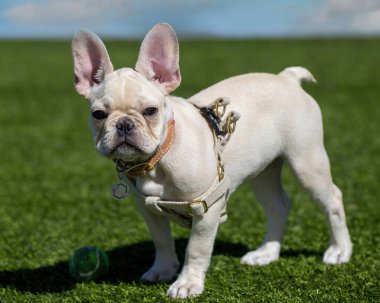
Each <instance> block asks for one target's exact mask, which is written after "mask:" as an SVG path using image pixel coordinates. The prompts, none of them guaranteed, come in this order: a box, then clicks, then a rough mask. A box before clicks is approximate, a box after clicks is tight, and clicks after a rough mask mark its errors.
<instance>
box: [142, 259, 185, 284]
mask: <svg viewBox="0 0 380 303" xmlns="http://www.w3.org/2000/svg"><path fill="white" fill-rule="evenodd" d="M178 266H179V263H178V262H174V263H173V264H170V265H168V266H157V265H153V266H152V267H151V268H150V269H149V270H148V271H147V272H146V273H145V274H143V275H142V276H141V278H140V280H141V281H142V282H148V283H158V282H167V281H171V280H173V278H174V276H175V275H176V273H177V270H178Z"/></svg>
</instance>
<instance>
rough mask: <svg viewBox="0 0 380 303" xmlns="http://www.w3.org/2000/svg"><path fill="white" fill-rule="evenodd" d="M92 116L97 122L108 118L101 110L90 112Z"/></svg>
mask: <svg viewBox="0 0 380 303" xmlns="http://www.w3.org/2000/svg"><path fill="white" fill-rule="evenodd" d="M92 116H93V117H94V118H95V119H97V120H103V119H105V118H107V117H108V114H107V113H106V112H104V111H102V110H96V111H94V112H92Z"/></svg>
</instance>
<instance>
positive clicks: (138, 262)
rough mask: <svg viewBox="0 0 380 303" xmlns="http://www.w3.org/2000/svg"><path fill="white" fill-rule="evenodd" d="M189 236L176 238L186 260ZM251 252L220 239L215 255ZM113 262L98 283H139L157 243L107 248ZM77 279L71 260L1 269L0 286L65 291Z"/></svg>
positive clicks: (242, 246) (236, 254)
mask: <svg viewBox="0 0 380 303" xmlns="http://www.w3.org/2000/svg"><path fill="white" fill-rule="evenodd" d="M186 245H187V239H178V240H176V249H177V253H178V256H179V258H180V261H181V262H183V259H184V253H185V248H186ZM246 251H247V247H246V246H244V245H243V244H233V243H229V242H223V241H216V242H215V246H214V252H213V255H219V254H223V255H227V256H233V257H240V256H242V255H243V253H244V252H246ZM107 255H108V257H109V261H110V267H109V271H108V274H107V275H106V276H105V277H104V278H102V279H100V280H98V281H96V283H109V284H119V283H121V282H122V283H132V282H137V283H139V278H140V276H141V275H142V274H143V273H144V272H145V271H146V270H148V269H149V267H150V265H151V264H152V262H153V259H154V246H153V243H152V242H150V241H145V242H139V243H136V244H132V245H127V246H123V247H118V248H115V249H113V250H110V251H107ZM77 283H78V282H76V281H75V280H74V279H73V278H72V277H71V276H70V274H69V266H68V260H66V261H62V262H59V263H56V264H54V265H51V266H43V267H39V268H36V269H17V270H13V271H0V287H7V288H14V289H16V290H18V291H21V292H30V293H34V294H38V293H61V292H63V291H67V290H70V289H73V288H74V287H75V285H76V284H77Z"/></svg>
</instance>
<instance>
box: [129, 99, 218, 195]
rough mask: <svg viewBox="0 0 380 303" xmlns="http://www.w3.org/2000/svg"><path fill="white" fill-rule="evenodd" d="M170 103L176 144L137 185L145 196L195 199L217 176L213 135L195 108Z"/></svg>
mask: <svg viewBox="0 0 380 303" xmlns="http://www.w3.org/2000/svg"><path fill="white" fill-rule="evenodd" d="M167 99H168V100H167V106H168V108H170V109H172V110H173V113H174V118H175V121H176V122H175V136H174V141H173V144H172V146H171V147H170V149H169V150H168V151H167V153H166V154H165V156H164V157H162V159H161V160H160V161H159V162H158V163H157V166H156V169H155V170H152V171H151V172H150V173H148V174H147V175H146V176H144V177H140V178H137V179H136V185H137V187H138V189H139V190H140V192H142V193H144V194H145V195H152V196H160V197H162V198H166V199H179V200H184V199H191V198H195V197H197V196H199V195H200V194H203V193H204V192H205V191H206V190H207V189H208V187H209V186H210V185H211V184H212V182H213V181H214V180H215V177H216V175H217V171H216V165H215V163H216V155H215V151H214V138H213V134H212V131H211V129H210V126H209V125H208V123H207V121H206V119H205V118H204V117H203V116H202V115H201V114H200V112H199V110H198V109H197V108H196V107H195V106H194V105H193V104H191V103H190V102H188V101H187V100H185V99H182V98H178V97H173V96H169V97H167ZM184 184H186V185H185V186H184Z"/></svg>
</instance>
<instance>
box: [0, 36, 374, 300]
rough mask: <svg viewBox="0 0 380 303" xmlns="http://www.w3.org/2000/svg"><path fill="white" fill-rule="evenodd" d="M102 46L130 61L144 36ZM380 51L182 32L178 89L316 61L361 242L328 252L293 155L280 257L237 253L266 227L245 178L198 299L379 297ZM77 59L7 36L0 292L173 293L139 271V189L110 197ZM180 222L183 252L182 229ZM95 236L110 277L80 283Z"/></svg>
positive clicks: (61, 296) (146, 250)
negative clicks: (78, 83) (135, 197)
mask: <svg viewBox="0 0 380 303" xmlns="http://www.w3.org/2000/svg"><path fill="white" fill-rule="evenodd" d="M107 46H108V48H109V53H110V55H111V58H112V61H113V63H114V66H115V67H117V68H119V67H122V66H134V62H135V60H136V57H137V52H138V47H139V43H137V42H126V41H114V42H108V43H107ZM379 50H380V40H379V39H338V40H333V39H320V40H256V41H255V40H254V41H206V40H204V41H183V42H181V60H180V61H181V71H182V79H183V80H182V85H181V87H180V88H179V89H178V90H177V92H176V94H177V95H180V96H184V97H189V96H191V95H192V94H194V93H196V92H197V91H199V90H200V89H202V88H205V87H207V86H208V85H210V84H212V83H215V82H217V81H219V80H222V79H224V78H226V77H229V76H233V75H236V74H241V73H247V72H252V71H258V72H273V73H277V72H280V71H281V70H282V69H283V68H285V67H287V66H294V65H301V66H305V67H307V68H308V69H309V70H310V71H311V72H312V73H313V74H314V76H315V77H316V78H317V80H318V84H317V85H312V84H305V85H304V88H305V89H306V90H307V91H308V92H309V93H310V94H311V95H312V96H314V97H315V99H316V100H318V103H319V104H320V106H321V109H322V112H323V116H324V124H325V143H326V148H327V150H328V153H329V155H330V160H331V163H332V171H333V175H334V180H335V183H336V184H338V186H339V187H340V188H341V189H342V191H343V193H344V199H345V208H346V213H347V222H348V226H349V229H350V232H351V236H352V240H353V244H354V253H353V257H352V260H351V262H350V263H348V264H345V265H340V266H327V265H324V264H323V263H322V260H321V258H322V254H323V252H324V250H325V249H326V248H327V245H328V230H327V224H326V222H325V220H324V217H323V215H322V213H321V212H320V210H319V209H318V207H317V206H316V205H315V204H314V203H312V202H311V200H310V199H309V197H308V196H307V195H306V194H305V193H304V192H303V191H302V189H301V188H300V186H299V185H298V183H297V182H296V181H295V178H294V177H293V175H292V174H291V173H290V171H289V169H288V168H286V169H285V171H284V178H283V179H284V183H285V187H286V189H287V192H288V193H289V195H290V196H291V197H292V199H293V209H292V212H291V215H290V218H289V222H288V227H287V232H286V236H285V239H284V245H283V250H282V258H281V259H280V261H278V262H276V263H274V264H271V265H269V266H265V267H249V266H247V265H241V264H240V262H239V260H240V257H241V256H242V255H243V254H245V252H247V251H248V250H252V249H254V248H256V247H257V246H258V245H259V244H260V242H261V240H262V238H263V236H264V234H265V226H266V222H265V217H264V214H263V211H262V209H261V208H260V206H259V205H258V203H257V201H256V200H255V197H254V195H253V193H252V192H251V191H250V188H249V186H248V185H243V186H242V187H241V188H240V189H239V190H238V191H237V192H236V193H235V194H234V195H233V196H232V197H231V200H230V202H229V220H228V222H227V223H225V224H223V225H222V226H221V227H220V230H219V233H218V237H217V240H216V244H215V249H214V253H213V257H212V262H211V266H210V270H209V272H208V275H207V281H206V290H205V292H204V294H202V295H201V296H200V297H199V298H195V299H192V302H379V301H380V285H379V284H380V283H379V275H380V254H379V251H380V245H379V242H380V232H379V230H380V226H379V222H380V203H379V201H378V197H379V190H378V186H379V172H380V165H379V164H380V160H379V159H380V157H379V155H380V136H379V133H380V123H379V120H380V110H379V109H380V53H379ZM72 70H73V67H72V61H71V53H70V42H68V41H62V42H46V41H41V42H39V41H0V104H1V110H0V126H1V127H0V161H1V162H0V302H2V303H3V302H4V303H8V302H12V303H13V302H170V301H172V300H169V299H167V298H166V296H165V293H166V290H167V288H168V286H169V284H166V283H163V284H158V285H144V284H141V283H140V282H139V277H140V275H141V274H142V273H144V271H145V270H147V269H148V268H149V266H150V264H151V262H152V261H153V255H154V249H153V245H152V243H151V241H150V237H149V235H148V232H147V228H146V226H145V223H144V222H143V220H142V219H141V218H140V216H139V214H138V213H137V211H136V209H135V207H134V205H133V202H132V200H131V199H127V200H126V201H123V202H121V203H118V202H116V201H114V200H113V199H112V198H111V195H110V191H111V185H112V184H113V183H114V182H116V173H115V169H114V166H113V164H112V163H111V162H109V161H107V160H106V159H103V158H101V157H100V156H99V155H98V154H97V153H96V151H95V149H94V148H93V145H92V138H91V136H90V132H89V129H88V108H87V104H86V102H85V101H84V100H83V99H82V98H81V97H80V96H79V95H77V94H76V92H75V91H74V88H73V84H72V82H73V81H72V80H73V74H72ZM200 177H201V176H200ZM173 230H174V235H175V237H176V243H177V250H178V254H179V256H180V258H181V260H183V256H184V250H185V247H186V239H187V236H188V231H187V230H186V229H182V228H180V227H178V226H174V228H173ZM88 244H91V245H96V246H99V247H100V248H102V249H103V250H104V251H106V252H107V254H108V255H109V259H110V271H109V273H108V275H107V276H106V277H105V278H104V279H103V280H100V281H97V282H89V283H76V282H75V281H73V280H72V279H71V278H70V276H69V273H68V259H69V256H70V255H71V253H72V252H73V251H74V250H75V249H76V248H78V247H81V246H84V245H88Z"/></svg>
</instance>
